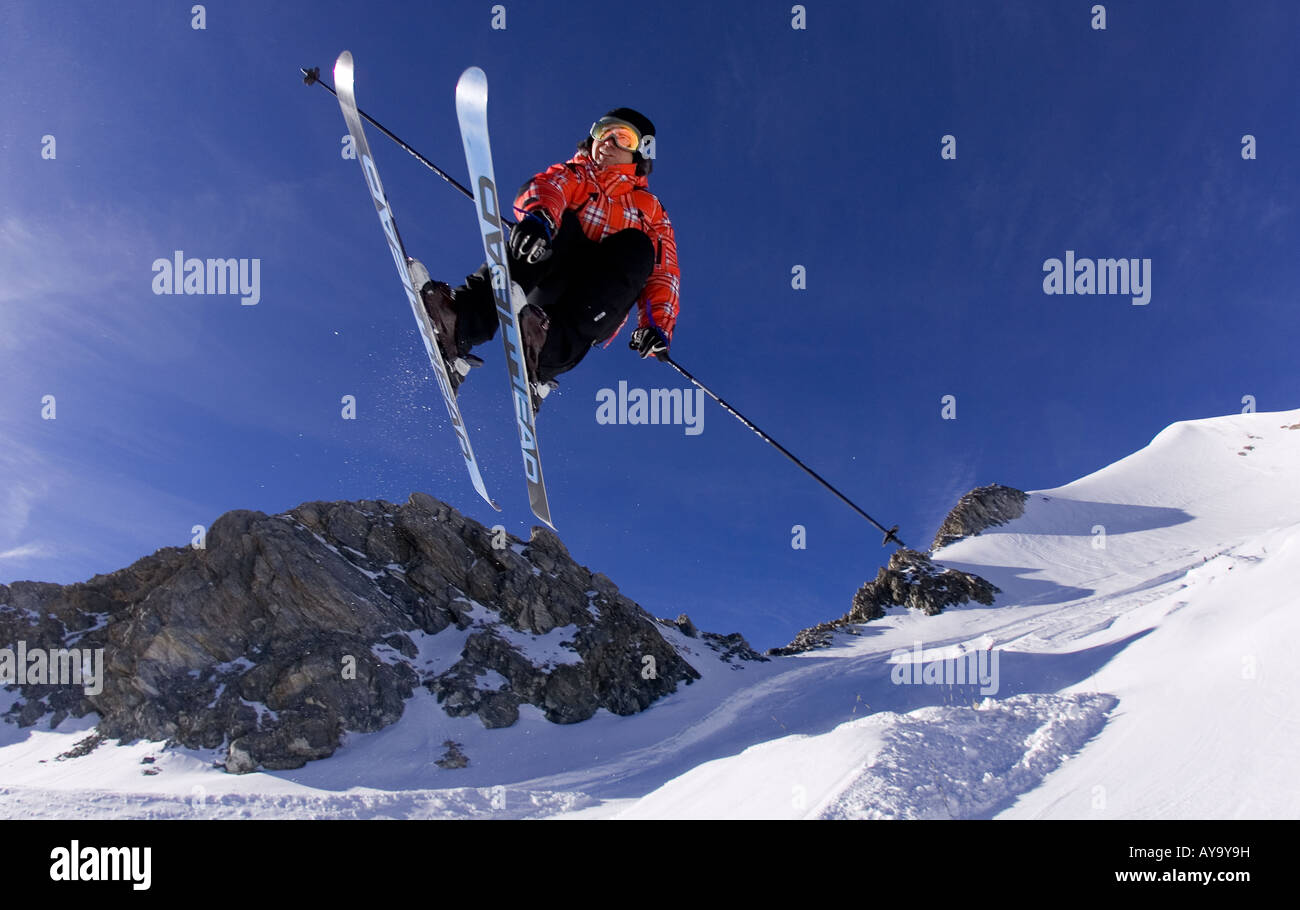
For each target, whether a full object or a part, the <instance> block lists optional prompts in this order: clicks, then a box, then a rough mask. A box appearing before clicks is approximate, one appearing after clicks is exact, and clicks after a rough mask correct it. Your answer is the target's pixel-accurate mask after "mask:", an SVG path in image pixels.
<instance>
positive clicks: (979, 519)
mask: <svg viewBox="0 0 1300 910" xmlns="http://www.w3.org/2000/svg"><path fill="white" fill-rule="evenodd" d="M1028 498H1029V497H1028V494H1026V493H1023V492H1021V491H1020V490H1017V489H1015V488H1014V487H1007V486H1003V485H1002V484H1000V483H994V484H989V485H988V486H986V487H977V488H976V489H974V490H971V491H970V492H969V493H967V494H966V495H965V496H963V497H962V498H961V499H960V500H958V502H957V505H955V506H953V509H952V511H951V512H949V513H948V517H947V518H945V519H944V520H943V524H941V525H939V531H938V533H936V534H935V535H934V543H933V544H932V545H931V546H930V551H931V552H933V551H935V550H937V549H939V548H940V547H946V546H948V545H949V544H951V543H956V542H957V541H959V540H961V539H962V538H964V537H974V536H975V535H976V534H979V533H980V532H981V531H984V530H987V529H988V528H992V527H996V526H998V525H1002V524H1006V523H1007V522H1008V521H1012V520H1014V519H1017V518H1019V517H1020V516H1021V515H1024V514H1025V500H1026V499H1028Z"/></svg>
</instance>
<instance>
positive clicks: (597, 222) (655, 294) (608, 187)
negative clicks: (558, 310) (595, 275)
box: [515, 151, 681, 340]
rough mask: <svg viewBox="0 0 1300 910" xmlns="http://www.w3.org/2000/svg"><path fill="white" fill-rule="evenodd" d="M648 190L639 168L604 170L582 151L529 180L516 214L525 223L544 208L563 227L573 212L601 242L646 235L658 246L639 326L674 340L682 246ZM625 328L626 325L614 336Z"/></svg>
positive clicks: (624, 166) (586, 231)
mask: <svg viewBox="0 0 1300 910" xmlns="http://www.w3.org/2000/svg"><path fill="white" fill-rule="evenodd" d="M647 185H648V181H647V180H646V178H645V177H638V176H637V175H636V165H635V164H615V165H611V166H609V167H607V168H603V169H599V168H597V167H596V166H595V165H594V164H593V163H592V160H591V157H590V156H589V155H588V154H587V153H586V152H585V151H579V152H578V153H577V154H576V155H574V156H573V157H572V158H570V159H569V160H568V161H565V162H563V163H561V164H553V165H551V166H550V167H549V168H547V169H546V170H545V171H543V172H542V173H540V174H537V175H536V176H534V177H533V179H532V180H530V181H528V183H526V184H525V185H524V187H523V189H522V190H520V191H519V196H518V197H517V198H516V199H515V215H516V217H519V218H522V217H523V216H524V213H525V212H527V211H528V210H529V209H532V208H537V207H538V206H541V207H542V208H544V209H545V210H546V213H547V214H548V215H550V216H551V218H552V219H553V220H554V222H555V223H556V224H559V223H560V218H561V216H562V215H563V214H564V211H565V210H566V209H570V210H572V211H573V212H574V214H576V215H577V216H578V220H579V221H580V222H581V223H582V231H583V233H584V234H586V235H587V236H588V237H590V238H591V239H592V240H595V241H597V242H599V241H601V240H603V239H605V238H606V237H608V236H609V235H610V234H613V233H616V232H618V231H621V230H623V229H624V228H630V227H632V228H637V229H639V230H641V231H644V232H645V234H646V235H647V236H648V237H649V238H650V241H651V243H653V244H654V247H655V265H654V270H653V271H652V272H651V273H650V278H649V279H648V280H647V281H646V283H645V289H644V290H642V292H641V296H640V298H639V299H638V300H637V305H638V307H639V309H640V316H639V318H638V322H637V324H638V325H639V326H640V327H642V328H645V327H646V326H650V325H654V326H657V327H658V328H659V329H660V330H661V331H662V332H663V333H664V334H665V335H667V336H668V338H669V340H671V339H672V337H673V326H674V325H676V323H677V298H678V294H679V293H680V290H681V275H680V273H679V272H678V270H677V241H676V239H674V237H673V226H672V223H671V222H670V221H669V220H668V213H667V212H665V211H664V207H663V206H662V205H661V204H660V203H659V200H658V199H657V198H656V197H655V195H654V194H653V193H651V192H650V191H649V190H648V189H646V186H647ZM625 321H626V320H625ZM620 329H622V326H621V325H620V326H619V328H618V329H616V330H615V331H614V335H617V334H618V332H619V330H620ZM612 337H613V336H611V338H612Z"/></svg>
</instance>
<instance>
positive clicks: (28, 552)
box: [0, 543, 54, 560]
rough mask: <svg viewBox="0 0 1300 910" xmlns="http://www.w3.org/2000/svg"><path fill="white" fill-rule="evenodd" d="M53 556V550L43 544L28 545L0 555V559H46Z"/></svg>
mask: <svg viewBox="0 0 1300 910" xmlns="http://www.w3.org/2000/svg"><path fill="white" fill-rule="evenodd" d="M53 555H54V548H53V547H51V546H49V545H48V544H43V543H28V544H23V545H22V546H21V547H14V548H13V549H11V550H5V551H4V552H3V553H0V559H3V560H16V559H48V558H49V557H51V556H53Z"/></svg>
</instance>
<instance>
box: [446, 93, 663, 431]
mask: <svg viewBox="0 0 1300 910" xmlns="http://www.w3.org/2000/svg"><path fill="white" fill-rule="evenodd" d="M654 134H655V130H654V124H652V123H651V122H650V121H649V120H648V119H647V118H646V117H644V116H643V115H641V114H639V113H637V112H636V111H634V110H632V109H631V108H626V107H621V108H617V109H615V110H612V111H610V112H609V113H607V114H606V115H605V116H603V117H601V118H600V119H599V120H597V121H596V122H595V123H593V124H592V126H591V131H590V134H589V135H588V136H587V137H586V138H585V139H584V140H583V141H582V142H581V143H579V144H578V149H577V152H576V153H575V154H574V156H573V157H572V158H570V159H569V160H568V161H565V162H561V163H559V164H554V165H552V166H551V167H549V168H547V169H546V170H545V171H543V172H541V173H539V174H537V175H535V176H534V177H533V178H532V179H531V180H529V181H528V183H526V184H524V186H523V188H522V189H521V190H520V191H519V195H518V196H517V197H516V198H515V203H514V209H515V217H516V219H517V222H518V223H517V224H516V226H515V227H514V228H513V229H512V230H511V231H510V240H509V245H508V255H509V257H510V259H509V264H510V277H511V279H512V280H513V281H514V282H515V283H516V284H518V285H519V286H520V289H521V290H523V292H524V294H525V295H526V296H527V300H528V304H527V305H526V306H525V307H524V308H523V310H522V311H521V312H520V314H519V335H520V338H521V341H522V344H523V349H524V360H525V362H526V363H527V365H528V373H529V382H530V385H531V388H532V393H533V396H532V397H533V406H534V408H536V407H538V406H540V404H541V399H543V398H545V397H546V395H547V394H548V393H549V392H550V391H551V390H553V389H554V388H555V387H556V386H557V385H558V383H556V381H555V377H556V376H558V375H559V374H561V373H565V372H568V371H569V370H571V369H573V368H574V367H575V366H577V365H578V363H579V362H580V361H581V360H582V358H583V357H584V356H586V354H587V351H589V350H590V349H591V348H592V347H593V346H595V345H597V344H601V343H602V342H607V341H608V340H610V339H612V338H613V337H614V335H616V334H617V333H618V330H619V329H620V328H622V326H623V323H624V322H626V320H627V317H628V314H629V313H630V312H631V310H632V307H633V305H634V304H639V305H640V314H639V318H638V326H637V328H636V330H635V331H633V332H632V338H631V342H630V344H629V347H631V348H632V349H633V350H635V351H636V352H637V353H638V354H640V355H641V357H643V358H644V357H649V356H651V355H655V356H658V355H661V354H666V353H667V351H668V346H669V344H670V343H671V341H672V337H673V326H674V324H675V323H676V321H677V298H678V291H679V286H680V277H679V274H678V270H677V243H676V240H675V239H674V237H673V228H672V224H671V223H670V222H669V220H668V213H667V212H665V211H664V207H663V205H661V204H660V202H659V200H658V199H657V198H656V197H655V196H654V194H653V193H651V192H650V191H649V190H648V189H647V188H646V187H647V180H646V178H647V177H648V176H649V174H650V171H651V169H652V167H653V159H652V157H649V156H647V155H646V154H645V153H646V152H647V151H650V152H651V154H653V152H652V148H651V144H650V143H652V142H653V137H654ZM420 296H421V298H422V299H423V302H424V308H425V310H426V311H427V312H428V314H429V318H430V319H432V320H433V324H434V326H435V327H436V328H437V331H438V340H439V344H440V346H441V347H442V354H443V356H444V357H445V358H446V360H447V362H448V364H449V367H450V368H449V370H448V373H449V375H450V378H451V381H452V387H453V388H456V387H458V386H459V385H460V383H461V382H462V381H463V379H464V377H465V374H466V373H467V372H468V370H469V367H470V366H471V365H477V364H478V363H481V362H482V361H481V360H479V359H478V358H477V357H474V356H473V355H471V354H470V350H471V349H472V348H474V347H475V346H476V345H480V344H483V343H484V342H486V341H490V340H491V339H492V338H493V337H494V336H495V335H496V331H497V324H498V319H497V313H496V304H495V301H494V299H493V294H492V286H491V273H490V271H489V269H488V265H487V263H484V264H483V266H482V267H481V268H479V270H478V271H477V272H475V273H474V274H472V275H470V276H468V277H467V279H466V281H465V283H464V284H463V285H461V286H460V287H458V288H456V289H455V290H453V289H452V288H451V287H450V286H449V285H447V284H445V283H444V282H441V281H428V282H426V283H425V284H424V286H423V287H422V288H421V289H420Z"/></svg>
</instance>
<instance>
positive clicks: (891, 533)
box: [657, 354, 907, 547]
mask: <svg viewBox="0 0 1300 910" xmlns="http://www.w3.org/2000/svg"><path fill="white" fill-rule="evenodd" d="M657 356H658V357H659V359H660V360H662V361H663V362H664V363H666V364H668V365H669V366H670V367H672V368H673V369H674V370H676V371H677V372H679V373H681V374H682V375H683V376H685V377H686V378H687V379H689V380H690V381H691V382H692V383H694V384H695V386H696V387H697V388H699V389H701V390H702V391H703V392H704V393H705V394H706V395H708V396H709V397H710V398H712V399H713V400H714V401H716V402H717V403H718V404H720V405H722V407H723V409H725V410H726V411H727V412H728V413H730V414H731V415H732V416H733V417H735V418H736V419H737V420H739V421H740V422H741V423H743V424H744V425H745V426H747V427H749V428H750V429H751V430H753V431H754V432H755V433H757V434H758V436H759V438H761V439H762V440H763V441H764V442H767V443H770V444H771V445H772V446H774V447H775V448H776V450H777V451H778V452H780V453H781V454H782V455H784V456H785V457H786V458H788V459H790V460H791V461H793V462H794V463H795V464H797V465H798V466H799V467H801V468H803V469H804V470H805V471H807V472H808V473H809V474H810V475H812V478H813V479H814V480H816V481H817V482H818V483H819V484H821V485H822V486H824V487H825V488H826V489H828V490H830V491H831V492H832V493H834V494H835V495H836V496H838V497H839V498H840V499H842V500H844V502H845V503H846V504H847V505H848V506H849V508H851V509H853V511H855V512H857V513H858V514H859V515H861V516H862V517H863V518H865V519H866V520H867V521H869V522H871V523H872V524H873V525H875V526H876V527H877V528H879V529H880V530H882V531H884V532H885V539H884V540H882V541H881V542H880V545H881V546H882V547H883V546H885V545H886V544H888V543H889V542H890V541H893V542H894V543H896V544H898V545H899V546H900V547H906V546H907V545H906V544H904V543H903V542H902V541H901V540H899V539H898V525H894V526H893V527H892V528H886V527H885V526H884V525H882V524H881V523H880V522H878V521H876V520H875V519H874V518H872V517H871V516H870V515H868V514H867V513H866V512H864V511H862V509H860V508H858V506H857V504H856V503H854V502H853V500H851V499H849V498H848V497H847V496H845V495H844V494H843V493H841V492H840V491H839V490H837V489H835V488H834V487H833V486H831V485H830V484H829V483H827V482H826V479H825V478H823V477H822V476H821V475H820V474H818V473H817V472H816V471H814V470H813V469H812V468H810V467H808V466H807V465H806V464H804V463H803V462H802V461H800V460H799V459H798V458H795V457H794V455H792V454H791V453H790V450H789V449H787V448H786V447H785V446H783V445H781V443H779V442H777V441H776V440H775V439H773V438H772V437H771V436H768V435H767V434H766V433H764V432H763V431H762V430H760V429H759V428H758V427H757V426H756V425H755V424H754V422H753V421H752V420H750V419H748V418H747V417H745V415H744V414H742V413H740V412H739V411H737V410H736V409H735V408H733V407H732V406H731V405H729V404H727V403H726V402H725V401H723V400H722V399H721V398H719V397H718V396H717V394H716V393H715V392H714V391H713V390H712V389H710V388H709V387H708V386H706V385H705V384H704V383H702V382H700V381H699V380H698V379H696V378H695V377H694V376H692V375H691V374H690V372H688V371H687V370H686V369H685V368H684V367H682V365H681V364H679V363H678V362H677V361H675V360H673V359H672V358H671V357H669V356H668V355H667V354H659V355H657Z"/></svg>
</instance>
